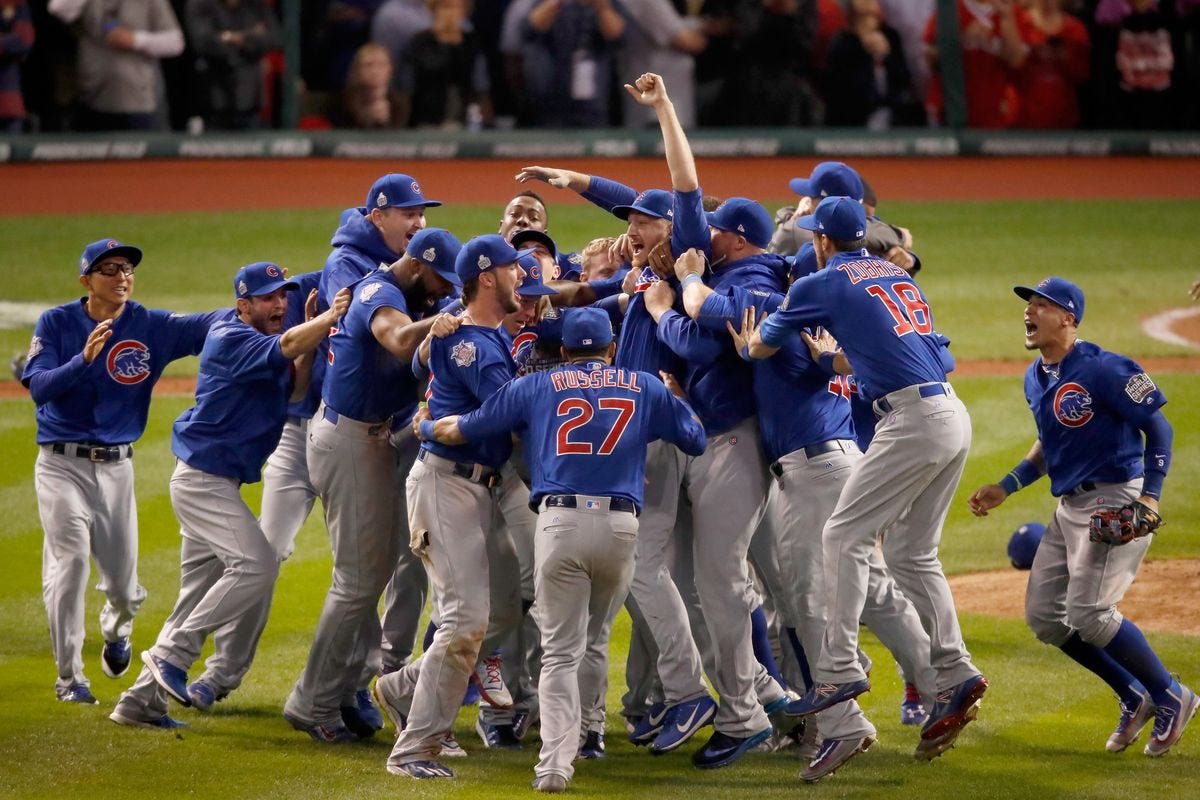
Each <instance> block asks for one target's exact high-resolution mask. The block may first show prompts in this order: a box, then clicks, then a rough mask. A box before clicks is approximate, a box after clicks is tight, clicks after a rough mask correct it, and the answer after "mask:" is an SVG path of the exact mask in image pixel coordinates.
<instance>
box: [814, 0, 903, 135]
mask: <svg viewBox="0 0 1200 800" xmlns="http://www.w3.org/2000/svg"><path fill="white" fill-rule="evenodd" d="M847 11H848V15H847V19H846V27H845V28H844V29H842V30H841V31H839V32H838V34H837V35H836V36H834V37H833V41H832V42H831V43H830V45H829V52H828V55H827V56H826V66H825V82H824V86H825V124H826V125H842V126H855V127H858V126H866V127H867V128H870V129H871V130H885V129H887V128H891V127H893V126H897V125H921V124H923V123H924V119H925V112H924V109H923V108H922V105H921V103H919V102H917V98H916V95H915V94H914V93H913V87H912V80H911V79H910V77H909V73H908V62H907V61H906V60H905V58H904V45H903V44H902V43H901V41H900V34H898V33H897V32H896V29H895V28H892V27H891V26H889V25H888V24H886V23H885V22H884V21H883V9H882V8H881V7H880V5H879V0H850V3H849V5H848V7H847Z"/></svg>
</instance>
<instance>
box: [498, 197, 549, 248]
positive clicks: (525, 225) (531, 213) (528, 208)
mask: <svg viewBox="0 0 1200 800" xmlns="http://www.w3.org/2000/svg"><path fill="white" fill-rule="evenodd" d="M549 225H550V215H549V214H548V213H546V202H545V201H544V200H542V196H541V195H540V194H538V193H537V192H535V191H533V190H532V189H526V190H524V191H522V192H520V193H518V194H517V195H516V196H515V197H513V199H512V200H509V201H508V205H506V206H505V207H504V213H503V214H502V215H501V217H500V230H499V233H500V235H501V236H503V237H504V238H505V239H507V240H509V241H512V235H513V234H514V233H516V232H518V231H545V230H546V229H547V228H548V227H549Z"/></svg>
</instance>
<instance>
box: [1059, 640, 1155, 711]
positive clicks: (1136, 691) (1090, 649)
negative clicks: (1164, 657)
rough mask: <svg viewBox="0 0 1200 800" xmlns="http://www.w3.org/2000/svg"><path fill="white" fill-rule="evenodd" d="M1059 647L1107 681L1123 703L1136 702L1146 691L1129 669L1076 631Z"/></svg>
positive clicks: (1085, 667)
mask: <svg viewBox="0 0 1200 800" xmlns="http://www.w3.org/2000/svg"><path fill="white" fill-rule="evenodd" d="M1059 649H1060V650H1062V651H1063V652H1064V653H1066V654H1067V655H1068V656H1070V657H1071V659H1073V660H1074V661H1075V662H1076V663H1077V664H1079V666H1081V667H1083V668H1084V669H1086V670H1088V671H1090V672H1092V673H1095V675H1096V676H1097V677H1098V678H1100V680H1102V681H1104V682H1105V683H1107V684H1108V685H1109V687H1110V688H1111V689H1112V690H1113V691H1114V692H1116V693H1117V697H1119V698H1121V701H1122V702H1124V703H1134V704H1136V703H1137V702H1138V698H1139V696H1140V695H1142V694H1144V693H1145V691H1146V687H1144V686H1142V682H1141V681H1139V680H1138V679H1137V678H1135V677H1133V675H1131V674H1129V670H1127V669H1125V668H1124V667H1122V666H1121V665H1120V664H1118V663H1117V662H1116V660H1115V659H1114V658H1113V657H1112V656H1110V655H1109V654H1108V653H1106V652H1105V651H1104V650H1101V649H1100V648H1099V647H1096V645H1094V644H1091V643H1090V642H1085V641H1084V640H1083V639H1081V638H1079V634H1078V633H1072V634H1071V638H1070V639H1067V641H1065V642H1063V644H1062V645H1060V646H1059Z"/></svg>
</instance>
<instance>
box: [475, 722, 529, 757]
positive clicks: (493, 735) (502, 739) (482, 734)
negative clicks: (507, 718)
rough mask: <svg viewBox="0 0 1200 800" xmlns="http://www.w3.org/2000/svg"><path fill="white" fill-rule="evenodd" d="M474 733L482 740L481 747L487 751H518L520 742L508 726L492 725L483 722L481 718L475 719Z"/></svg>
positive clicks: (511, 727)
mask: <svg viewBox="0 0 1200 800" xmlns="http://www.w3.org/2000/svg"><path fill="white" fill-rule="evenodd" d="M475 732H476V733H478V734H479V738H480V739H482V740H483V746H484V747H486V748H488V749H489V750H493V749H499V750H520V749H521V740H520V739H519V738H517V734H516V733H515V732H514V731H513V726H512V725H508V724H504V723H502V724H499V725H493V724H492V723H490V722H484V721H483V718H482V717H476V718H475Z"/></svg>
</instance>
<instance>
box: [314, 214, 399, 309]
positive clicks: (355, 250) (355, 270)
mask: <svg viewBox="0 0 1200 800" xmlns="http://www.w3.org/2000/svg"><path fill="white" fill-rule="evenodd" d="M330 244H331V245H333V252H331V253H330V254H329V256H328V257H327V258H326V259H325V267H324V268H323V269H322V270H321V284H320V291H319V294H320V302H319V303H318V306H317V308H318V310H320V311H324V310H325V309H327V308H329V305H330V304H331V303H332V302H333V298H334V296H335V295H337V293H338V291H339V290H341V289H344V288H346V287H347V286H349V285H350V284H352V283H354V282H355V281H357V280H359V279H361V278H363V277H365V276H367V275H370V274H371V273H372V272H374V271H375V270H377V269H379V268H380V267H386V266H390V265H391V264H392V262H394V261H395V260H396V259H398V258H400V256H402V255H404V254H403V253H397V252H394V251H393V250H392V249H391V248H389V247H388V246H387V243H386V242H384V241H383V234H382V233H380V232H379V229H378V228H376V227H375V226H374V225H373V224H372V223H371V220H370V219H368V218H367V217H366V216H364V215H363V214H354V215H351V217H350V218H349V219H348V220H346V223H345V224H344V225H342V226H341V227H340V228H338V229H337V231H335V232H334V234H333V239H332V241H330Z"/></svg>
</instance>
